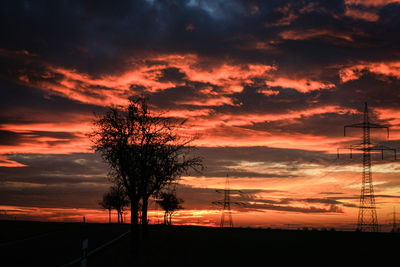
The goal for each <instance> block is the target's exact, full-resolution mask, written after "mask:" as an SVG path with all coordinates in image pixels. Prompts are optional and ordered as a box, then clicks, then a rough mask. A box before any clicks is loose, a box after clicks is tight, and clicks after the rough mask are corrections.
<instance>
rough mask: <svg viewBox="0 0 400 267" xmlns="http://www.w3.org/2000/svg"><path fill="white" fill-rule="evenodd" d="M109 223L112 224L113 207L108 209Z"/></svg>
mask: <svg viewBox="0 0 400 267" xmlns="http://www.w3.org/2000/svg"><path fill="white" fill-rule="evenodd" d="M108 223H109V224H111V208H109V209H108Z"/></svg>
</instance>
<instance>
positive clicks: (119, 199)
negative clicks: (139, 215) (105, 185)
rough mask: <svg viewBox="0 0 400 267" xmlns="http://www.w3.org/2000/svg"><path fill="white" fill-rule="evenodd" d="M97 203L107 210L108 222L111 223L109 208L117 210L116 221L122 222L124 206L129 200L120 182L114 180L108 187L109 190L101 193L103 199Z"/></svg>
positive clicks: (127, 204)
mask: <svg viewBox="0 0 400 267" xmlns="http://www.w3.org/2000/svg"><path fill="white" fill-rule="evenodd" d="M99 204H100V205H101V206H102V207H103V208H105V209H108V210H109V223H111V209H115V210H116V211H117V216H118V220H117V221H118V223H123V216H122V215H123V212H124V209H125V207H127V206H129V200H128V196H127V194H126V192H125V189H124V187H123V185H122V184H121V183H120V182H116V183H115V184H114V185H113V186H111V187H110V191H109V192H108V193H106V194H104V195H103V200H102V201H101V202H100V203H99Z"/></svg>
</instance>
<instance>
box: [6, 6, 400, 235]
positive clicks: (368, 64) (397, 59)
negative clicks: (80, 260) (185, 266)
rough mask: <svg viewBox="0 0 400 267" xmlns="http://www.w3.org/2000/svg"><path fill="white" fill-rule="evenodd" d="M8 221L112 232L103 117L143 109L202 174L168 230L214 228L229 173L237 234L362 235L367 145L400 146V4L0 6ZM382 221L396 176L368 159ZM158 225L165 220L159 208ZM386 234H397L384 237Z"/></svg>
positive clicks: (182, 184) (185, 191) (395, 167)
mask: <svg viewBox="0 0 400 267" xmlns="http://www.w3.org/2000/svg"><path fill="white" fill-rule="evenodd" d="M0 12H1V14H0V15H1V16H0V21H1V23H0V25H1V26H0V29H1V36H2V38H1V41H0V57H1V61H0V62H1V63H0V68H1V71H0V75H1V79H0V90H1V91H0V92H1V98H0V184H1V185H0V219H20V220H51V221H81V220H82V216H86V221H89V222H106V221H107V220H108V217H107V212H106V211H104V210H102V209H101V208H100V207H99V205H98V202H99V201H100V200H101V197H102V195H103V194H104V193H105V192H107V190H108V187H109V186H110V182H109V179H108V178H107V165H106V164H105V163H104V162H103V161H102V159H101V157H100V156H99V155H98V154H95V153H94V152H93V149H92V147H91V146H92V144H91V142H90V140H89V139H88V137H87V134H88V133H90V132H91V131H92V129H93V125H92V122H93V119H94V115H93V114H95V113H97V114H102V112H104V111H105V110H106V109H107V107H109V106H116V105H126V104H127V101H128V97H129V96H139V95H145V96H147V97H149V102H150V105H151V109H152V110H153V111H155V112H162V113H163V114H165V115H166V116H171V117H176V118H184V119H187V122H186V124H185V129H184V130H185V131H186V133H189V134H192V135H197V136H199V138H198V139H197V140H196V141H195V143H194V145H196V146H197V150H195V151H194V152H193V153H194V155H196V156H201V157H203V163H204V167H205V170H204V171H203V172H202V173H201V174H196V173H189V174H186V175H183V176H182V177H181V179H180V180H179V181H178V185H177V186H176V188H177V194H178V196H179V197H181V198H182V199H183V200H184V203H183V207H184V209H183V210H181V211H179V212H177V214H175V216H174V223H175V224H195V225H209V226H218V225H219V222H220V217H221V207H220V206H218V205H213V204H212V202H213V201H218V200H222V199H223V195H222V194H221V193H218V192H216V189H223V188H224V187H225V179H226V176H227V175H229V179H230V188H231V189H237V190H241V192H242V193H241V194H233V195H232V196H231V200H232V201H233V202H241V203H244V204H245V205H233V204H232V211H233V213H232V215H233V223H234V225H235V226H243V227H248V226H250V227H274V228H299V227H317V228H321V227H335V228H340V229H352V228H354V227H355V224H356V222H357V213H358V203H359V197H360V188H361V171H362V169H361V167H362V156H361V155H360V154H355V155H354V156H353V158H350V157H349V156H348V151H346V150H342V151H341V152H343V154H342V155H341V157H339V158H337V155H336V152H337V148H339V147H346V146H348V145H349V144H352V143H354V144H357V143H360V142H361V141H362V132H361V130H359V129H352V130H350V131H349V132H348V134H347V135H346V137H344V136H343V126H344V125H348V124H353V123H358V122H361V121H362V119H363V110H364V103H365V102H367V103H368V107H369V112H370V114H369V116H370V119H371V121H373V122H375V123H379V124H383V125H388V126H390V136H389V139H388V138H387V136H386V132H385V131H384V130H380V129H375V130H372V141H373V142H374V143H377V144H382V145H385V146H388V147H392V148H397V149H399V148H400V31H399V29H400V1H399V0H376V1H373V0H344V1H298V0H296V1H294V0H293V1H257V0H229V1H223V0H181V1H172V0H165V1H161V0H160V1H158V0H142V1H133V0H130V1H116V2H112V3H111V2H110V1H73V0H70V1H39V0H37V1H3V3H2V8H1V11H0ZM372 163H373V166H372V171H373V181H374V189H375V195H376V205H377V214H378V221H379V223H381V224H389V223H390V222H391V218H392V216H393V215H391V213H393V210H394V209H395V208H396V207H398V208H397V209H398V211H400V205H399V203H400V175H399V171H400V165H399V162H398V161H395V160H394V159H393V156H392V154H390V153H389V152H388V153H385V154H384V158H383V160H382V159H381V157H380V155H375V154H374V155H373V157H372ZM150 205H151V207H150V208H151V210H150V222H151V223H156V222H159V221H160V220H161V218H162V212H161V211H160V209H159V208H157V207H156V205H155V204H154V203H151V204H150ZM388 227H389V226H388Z"/></svg>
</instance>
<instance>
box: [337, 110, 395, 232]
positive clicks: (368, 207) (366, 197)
mask: <svg viewBox="0 0 400 267" xmlns="http://www.w3.org/2000/svg"><path fill="white" fill-rule="evenodd" d="M346 128H361V129H363V142H362V143H361V144H360V145H351V146H350V148H349V149H350V157H352V150H353V149H355V150H361V151H363V168H362V183H361V195H360V206H359V210H358V220H357V229H358V230H359V231H371V232H378V231H379V224H378V217H377V215H376V204H375V194H374V185H373V182H372V172H371V151H372V150H379V151H382V159H383V151H384V150H392V151H394V157H395V159H396V150H395V149H391V148H388V147H384V146H376V145H373V144H371V138H370V136H371V128H386V129H387V135H388V137H389V126H386V125H379V124H374V123H370V122H369V116H368V105H367V103H365V107H364V121H363V122H362V123H356V124H351V125H346V126H344V136H346ZM338 156H339V149H338Z"/></svg>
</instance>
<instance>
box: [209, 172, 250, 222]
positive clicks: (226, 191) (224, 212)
mask: <svg viewBox="0 0 400 267" xmlns="http://www.w3.org/2000/svg"><path fill="white" fill-rule="evenodd" d="M216 191H217V192H218V193H224V200H223V201H214V202H212V203H213V204H216V205H221V206H222V205H223V206H224V208H223V210H222V214H221V223H220V226H221V227H224V226H225V224H226V225H227V226H228V227H233V220H232V211H231V204H236V205H242V204H243V203H241V202H231V197H230V195H231V193H241V191H240V190H231V189H230V188H229V177H228V175H226V180H225V189H217V190H216ZM225 216H226V217H227V220H225Z"/></svg>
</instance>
